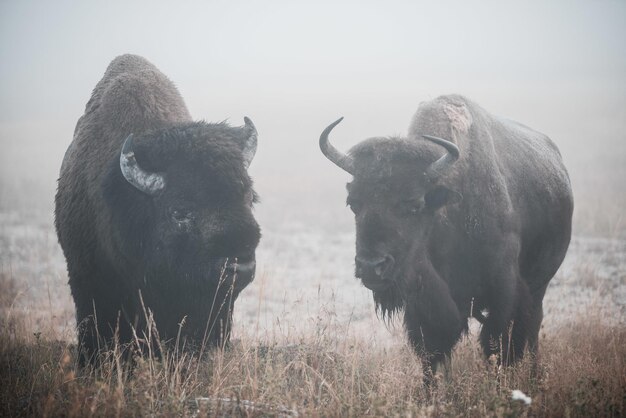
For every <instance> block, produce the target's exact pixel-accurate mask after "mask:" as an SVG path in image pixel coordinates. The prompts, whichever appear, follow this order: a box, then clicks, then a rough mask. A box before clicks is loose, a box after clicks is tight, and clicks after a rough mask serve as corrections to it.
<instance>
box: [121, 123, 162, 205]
mask: <svg viewBox="0 0 626 418" xmlns="http://www.w3.org/2000/svg"><path fill="white" fill-rule="evenodd" d="M120 169H121V170H122V175H124V178H125V179H126V180H127V181H128V182H129V183H130V184H132V185H133V186H135V187H136V188H137V189H138V190H140V191H142V192H144V193H146V194H149V195H154V194H156V193H157V192H159V191H161V190H163V189H164V188H165V177H164V176H163V175H162V174H158V173H150V172H148V171H145V170H143V169H142V168H141V167H139V164H138V163H137V159H136V158H135V152H134V151H133V134H130V135H128V137H127V138H126V140H125V141H124V145H123V146H122V152H121V153H120Z"/></svg>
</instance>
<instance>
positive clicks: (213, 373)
mask: <svg viewBox="0 0 626 418" xmlns="http://www.w3.org/2000/svg"><path fill="white" fill-rule="evenodd" d="M0 285H1V286H2V288H1V289H0V290H1V292H0V294H1V295H2V298H1V299H0V301H1V302H2V309H3V310H2V312H3V316H2V321H1V323H0V416H42V417H56V416H68V417H85V416H168V417H169V416H296V415H298V416H331V417H332V416H470V417H484V416H498V417H504V416H549V417H553V416H580V417H589V416H614V417H618V416H624V415H626V364H625V362H626V330H625V329H623V327H619V326H610V325H605V324H604V323H603V322H604V321H603V319H602V318H601V317H600V316H586V317H579V318H573V319H572V321H571V323H569V324H566V325H564V326H562V327H560V328H558V329H557V331H556V332H552V333H551V334H550V335H543V336H542V339H541V343H540V348H541V353H542V358H541V373H540V377H539V378H538V379H535V378H533V375H532V373H531V364H530V363H531V362H530V361H529V360H528V359H525V360H524V361H522V362H521V363H520V364H518V365H516V366H514V367H510V368H506V369H503V368H500V367H498V366H497V364H496V363H495V362H489V361H485V360H484V359H483V357H482V354H481V352H480V348H479V345H478V344H477V343H476V339H475V338H473V337H472V336H470V337H468V338H465V339H463V341H461V343H460V344H459V345H458V346H457V348H456V349H455V352H454V357H453V361H452V365H451V371H450V374H449V376H447V378H443V377H441V376H440V377H439V382H438V384H437V385H436V386H435V387H431V388H426V387H424V386H423V384H422V377H421V370H420V368H419V366H418V364H419V362H418V361H417V359H416V357H415V355H414V354H413V353H412V352H411V351H410V350H409V348H408V347H407V346H406V345H404V344H399V345H396V346H392V347H391V348H383V347H378V348H376V347H371V346H369V345H368V343H367V342H366V340H365V339H364V338H359V337H345V335H342V334H341V333H338V332H336V331H335V330H336V329H337V328H336V327H333V326H322V327H320V326H316V327H313V328H311V329H303V330H302V333H301V337H299V338H298V339H297V341H288V340H287V339H286V338H282V337H281V336H280V335H278V336H277V335H275V334H273V336H271V337H270V336H266V337H264V338H262V339H261V340H262V342H261V343H260V342H259V339H258V338H257V336H252V335H247V334H243V335H241V336H240V339H238V340H236V341H233V343H232V344H231V346H230V347H228V348H226V349H222V350H214V351H211V352H209V353H206V354H204V355H202V356H199V355H197V354H191V353H186V352H183V351H178V350H175V349H172V350H167V349H165V351H164V355H163V357H162V358H156V357H153V356H151V355H150V354H146V355H143V356H136V357H135V360H134V364H133V365H130V364H128V363H123V362H122V360H121V356H120V349H119V347H116V348H115V349H114V350H113V351H111V352H108V353H105V354H104V355H103V361H102V366H101V367H100V368H97V369H85V370H79V369H78V368H77V366H76V353H75V351H76V350H75V345H74V344H72V343H68V342H66V341H55V340H51V339H44V338H42V337H41V335H39V334H33V333H31V332H29V331H28V329H27V327H26V326H25V323H24V322H23V318H20V317H19V316H18V315H11V313H12V312H11V306H12V298H14V297H16V295H17V294H16V288H15V285H14V283H12V277H10V276H9V275H7V274H4V273H3V276H2V277H1V280H0ZM320 321H328V322H329V323H330V322H332V321H333V318H332V317H331V316H328V317H323V316H321V317H320ZM329 325H330V324H329ZM304 326H305V327H306V325H304ZM381 326H383V325H382V324H381ZM515 389H518V390H521V391H523V392H524V393H525V394H527V395H529V396H530V397H531V398H532V403H531V404H530V405H526V404H525V403H524V402H522V401H519V400H513V399H512V397H511V392H512V390H515Z"/></svg>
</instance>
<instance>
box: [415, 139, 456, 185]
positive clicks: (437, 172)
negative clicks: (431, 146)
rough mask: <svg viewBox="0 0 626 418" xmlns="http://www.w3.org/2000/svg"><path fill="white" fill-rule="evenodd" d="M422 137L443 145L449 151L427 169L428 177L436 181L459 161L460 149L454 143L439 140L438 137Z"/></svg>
mask: <svg viewBox="0 0 626 418" xmlns="http://www.w3.org/2000/svg"><path fill="white" fill-rule="evenodd" d="M422 136H423V137H424V138H426V139H428V140H430V141H432V142H434V143H435V144H438V145H441V146H442V147H444V148H445V149H446V150H447V151H448V152H446V154H445V155H444V156H443V157H441V158H439V159H438V160H437V161H435V162H434V163H432V164H431V165H430V166H429V167H428V168H427V169H426V177H427V178H428V179H429V180H430V181H434V180H436V179H437V178H438V177H440V176H441V175H443V174H445V172H446V171H448V170H449V169H450V167H452V165H453V164H454V163H455V162H456V160H458V159H459V155H460V152H459V147H457V146H456V145H455V144H454V143H452V142H450V141H448V140H445V139H441V138H437V137H436V136H430V135H422Z"/></svg>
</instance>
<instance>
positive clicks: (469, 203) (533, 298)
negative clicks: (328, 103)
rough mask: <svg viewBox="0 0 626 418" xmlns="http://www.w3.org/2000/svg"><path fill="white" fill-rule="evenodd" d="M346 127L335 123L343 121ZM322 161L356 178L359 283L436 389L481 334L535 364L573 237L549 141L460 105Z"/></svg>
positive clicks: (562, 178) (567, 196)
mask: <svg viewBox="0 0 626 418" xmlns="http://www.w3.org/2000/svg"><path fill="white" fill-rule="evenodd" d="M342 119H343V118H342ZM342 119H339V120H337V121H336V122H334V123H332V124H331V125H330V126H328V127H327V128H326V129H325V130H324V132H323V133H322V135H321V137H320V148H321V150H322V152H323V154H324V155H325V156H326V157H327V158H328V159H329V160H330V161H332V162H333V163H335V164H336V165H337V166H339V167H340V168H342V169H343V170H345V171H347V172H348V173H350V174H352V176H353V181H352V182H351V183H348V185H347V189H348V199H347V204H348V205H349V206H350V208H351V209H352V211H353V212H354V216H355V221H356V259H355V264H356V269H355V270H356V272H355V275H356V277H358V278H360V279H361V281H362V283H363V285H364V286H366V287H367V288H369V289H371V290H372V292H373V296H374V301H375V303H376V307H377V310H378V311H379V312H381V313H382V316H383V317H388V316H389V315H393V314H395V313H400V312H401V311H403V312H404V325H405V328H406V331H407V333H408V338H409V341H410V342H411V345H412V346H413V348H414V349H415V350H416V352H417V353H418V354H420V355H421V357H422V361H423V366H424V370H425V376H426V379H427V381H429V380H428V376H431V377H432V373H434V372H435V371H436V369H437V366H438V365H440V364H441V363H444V365H445V364H447V360H448V359H449V356H450V354H451V350H452V348H453V346H454V345H455V343H456V342H457V341H458V340H459V338H460V337H461V335H462V334H463V333H464V332H466V331H467V329H468V318H470V317H473V318H476V319H477V320H478V321H479V322H480V323H481V324H482V326H481V327H482V329H481V333H480V342H481V345H482V348H483V350H484V353H485V354H486V355H487V356H491V355H494V354H495V355H497V356H498V359H499V360H500V361H501V362H502V363H504V364H509V363H511V362H514V361H516V360H518V359H520V358H521V357H522V356H523V354H524V350H525V348H526V346H528V348H529V351H530V352H531V353H532V354H534V355H535V356H536V355H537V354H538V351H537V350H538V334H539V328H540V326H541V321H542V318H543V310H542V301H543V297H544V294H545V291H546V288H547V286H548V283H549V282H550V279H552V277H553V276H554V274H555V273H556V271H557V269H558V268H559V266H560V265H561V262H562V261H563V258H564V257H565V253H566V251H567V247H568V245H569V241H570V236H571V221H572V210H573V198H572V191H571V187H570V182H569V177H568V174H567V170H566V169H565V167H564V165H563V162H562V160H561V155H560V153H559V150H558V149H557V147H556V146H555V145H554V143H553V142H552V141H551V140H550V139H549V138H548V137H547V136H545V135H543V134H541V133H539V132H536V131H534V130H532V129H530V128H528V127H527V126H524V125H522V124H520V123H517V122H514V121H511V120H507V119H502V118H498V117H496V116H493V115H491V114H490V113H488V112H487V111H485V110H484V109H482V108H481V107H480V106H478V105H477V104H475V103H473V102H472V101H470V100H468V99H467V98H464V97H462V96H458V95H449V96H441V97H439V98H437V99H435V100H432V101H429V102H426V103H422V104H421V105H420V106H419V108H418V110H417V112H416V114H415V116H414V117H413V119H412V122H411V125H410V128H409V133H408V136H407V137H386V138H371V139H367V140H365V141H362V142H360V143H359V144H357V145H355V146H354V147H353V148H352V149H351V150H350V151H349V152H348V153H347V154H344V153H342V152H340V151H338V150H337V149H336V148H334V147H333V146H332V145H331V144H330V143H329V140H328V136H329V133H330V132H331V130H332V129H333V128H334V127H335V126H336V125H337V124H338V123H339V122H341V120H342Z"/></svg>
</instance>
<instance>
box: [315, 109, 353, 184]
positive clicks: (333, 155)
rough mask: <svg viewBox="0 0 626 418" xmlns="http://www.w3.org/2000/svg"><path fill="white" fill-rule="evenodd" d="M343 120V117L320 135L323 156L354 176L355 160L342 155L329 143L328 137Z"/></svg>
mask: <svg viewBox="0 0 626 418" xmlns="http://www.w3.org/2000/svg"><path fill="white" fill-rule="evenodd" d="M342 120H343V117H341V118H339V119H337V120H336V121H334V122H333V123H331V124H330V125H328V127H326V129H324V132H322V135H320V149H321V150H322V154H324V155H325V156H326V158H328V159H329V160H330V161H332V162H333V163H335V164H336V165H337V166H338V167H339V168H342V169H344V170H345V171H347V172H348V173H350V174H352V175H354V160H353V159H352V157H350V156H349V155H347V154H344V153H342V152H341V151H339V150H338V149H337V148H335V147H333V146H332V144H331V143H330V142H329V141H328V135H329V134H330V131H332V130H333V128H334V127H335V126H337V125H338V124H339V122H341V121H342Z"/></svg>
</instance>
